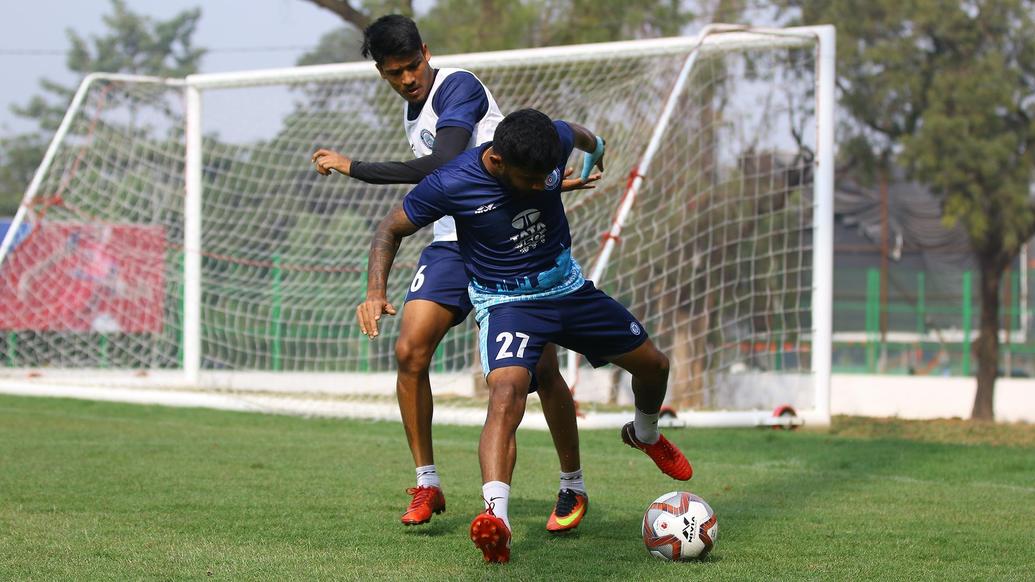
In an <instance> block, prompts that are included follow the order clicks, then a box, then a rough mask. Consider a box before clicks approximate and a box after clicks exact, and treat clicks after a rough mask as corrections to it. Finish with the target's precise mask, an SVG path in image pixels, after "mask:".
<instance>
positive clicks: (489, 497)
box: [482, 481, 510, 529]
mask: <svg viewBox="0 0 1035 582" xmlns="http://www.w3.org/2000/svg"><path fill="white" fill-rule="evenodd" d="M482 501H484V502H485V508H486V509H488V508H489V506H490V505H491V506H492V514H493V515H495V516H496V517H498V518H500V519H502V520H503V523H505V524H507V529H510V518H509V517H507V505H509V503H510V485H507V484H506V483H504V482H503V481H489V482H488V483H486V484H485V485H482Z"/></svg>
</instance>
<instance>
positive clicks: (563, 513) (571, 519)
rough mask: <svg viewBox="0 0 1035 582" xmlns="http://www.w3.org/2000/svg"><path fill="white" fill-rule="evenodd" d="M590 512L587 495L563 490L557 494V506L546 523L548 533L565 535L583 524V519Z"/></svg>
mask: <svg viewBox="0 0 1035 582" xmlns="http://www.w3.org/2000/svg"><path fill="white" fill-rule="evenodd" d="M588 510H589V497H588V496H586V494H585V493H582V492H579V491H573V490H571V489H561V491H560V493H558V494H557V505H555V506H554V508H553V513H551V514H550V519H549V521H547V522H546V531H548V532H550V533H564V532H566V531H571V530H573V529H575V528H577V527H579V524H580V523H582V518H583V517H584V516H585V515H586V512H587V511H588Z"/></svg>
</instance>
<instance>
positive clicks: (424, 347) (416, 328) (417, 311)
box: [395, 299, 456, 525]
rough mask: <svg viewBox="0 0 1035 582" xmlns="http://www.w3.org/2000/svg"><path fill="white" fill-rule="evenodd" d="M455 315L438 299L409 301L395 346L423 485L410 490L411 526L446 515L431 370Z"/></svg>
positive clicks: (409, 437) (406, 519) (407, 519)
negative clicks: (434, 425) (433, 429)
mask: <svg viewBox="0 0 1035 582" xmlns="http://www.w3.org/2000/svg"><path fill="white" fill-rule="evenodd" d="M455 317H456V314H455V313H454V311H453V310H451V309H448V308H446V307H444V306H442V305H439V304H437V303H434V302H432V301H426V300H421V299H418V300H413V301H407V302H406V305H405V306H404V307H403V313H402V321H401V324H400V328H399V339H398V341H397V342H396V344H395V358H396V363H397V366H398V368H397V369H398V372H397V375H396V382H395V393H396V397H397V399H398V401H399V414H400V416H401V417H402V423H403V430H404V431H405V432H406V442H407V444H409V446H410V454H411V455H413V464H414V466H415V467H416V471H417V487H415V488H413V489H410V490H408V491H409V492H410V494H411V495H412V496H413V498H412V500H411V501H410V505H409V507H407V509H406V512H405V513H403V515H402V518H401V520H402V522H403V523H404V524H406V525H419V524H422V523H426V522H428V521H430V520H431V515H432V514H433V513H441V512H442V511H444V510H445V506H446V503H445V497H444V495H443V493H442V482H441V480H440V479H439V476H438V470H437V468H436V467H435V456H434V452H433V449H432V437H431V420H432V415H433V413H434V403H433V401H432V397H431V379H430V377H429V374H428V371H429V370H430V367H431V358H432V356H434V354H435V350H436V348H438V344H439V342H441V341H442V338H443V337H444V336H445V334H446V332H447V331H449V328H450V327H451V326H452V324H453V320H454V319H455Z"/></svg>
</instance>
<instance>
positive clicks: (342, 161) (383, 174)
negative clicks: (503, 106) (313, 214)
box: [312, 127, 471, 184]
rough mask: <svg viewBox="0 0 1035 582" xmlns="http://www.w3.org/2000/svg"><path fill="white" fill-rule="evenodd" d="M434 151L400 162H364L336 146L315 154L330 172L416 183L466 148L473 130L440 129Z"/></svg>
mask: <svg viewBox="0 0 1035 582" xmlns="http://www.w3.org/2000/svg"><path fill="white" fill-rule="evenodd" d="M436 133H437V135H436V136H435V146H434V147H433V148H432V150H431V154H430V155H427V156H424V157H422V158H416V159H413V160H406V161H398V162H361V161H359V160H353V159H350V158H349V157H347V156H345V155H343V154H340V153H338V152H336V151H333V150H328V149H319V150H316V153H314V154H313V158H312V162H313V165H314V166H316V171H317V173H319V174H320V175H322V176H327V175H328V174H330V173H331V172H332V171H335V172H338V173H340V174H345V175H346V176H351V177H353V178H355V179H357V180H361V181H363V182H367V183H368V184H416V183H417V182H420V181H421V180H423V179H424V177H425V176H427V175H428V174H430V173H432V172H434V171H435V170H437V169H438V167H439V166H441V165H442V164H444V163H446V162H448V161H450V160H452V159H453V158H455V157H456V156H458V155H460V152H462V151H464V149H465V148H466V147H467V144H468V143H469V142H470V141H471V131H470V130H468V129H466V128H463V127H443V128H442V129H439V130H437V132H436Z"/></svg>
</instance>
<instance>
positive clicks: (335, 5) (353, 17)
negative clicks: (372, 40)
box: [309, 0, 370, 30]
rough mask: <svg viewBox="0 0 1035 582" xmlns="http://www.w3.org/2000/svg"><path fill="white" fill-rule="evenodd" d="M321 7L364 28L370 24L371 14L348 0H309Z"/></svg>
mask: <svg viewBox="0 0 1035 582" xmlns="http://www.w3.org/2000/svg"><path fill="white" fill-rule="evenodd" d="M309 1H310V2H312V3H313V4H316V5H317V6H319V7H320V8H326V9H327V10H330V11H331V12H333V13H335V14H337V15H338V16H339V17H340V18H341V19H342V20H344V21H345V22H347V23H349V24H351V25H353V26H355V27H356V28H358V29H359V30H363V29H364V28H366V27H367V26H369V25H370V15H368V14H366V13H364V12H363V11H361V10H359V9H357V8H356V7H354V6H352V4H351V3H350V2H349V1H348V0H309Z"/></svg>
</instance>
